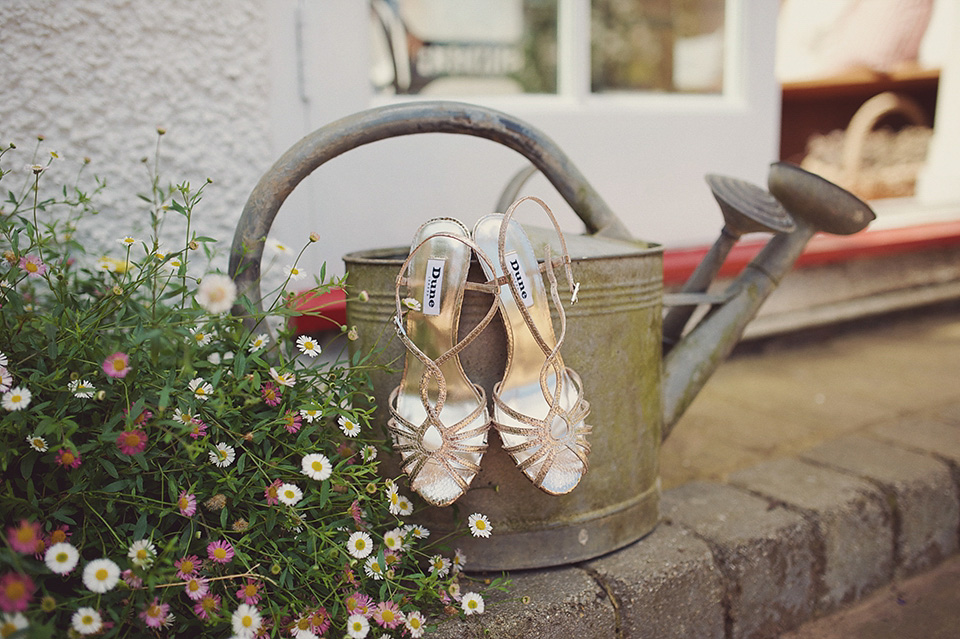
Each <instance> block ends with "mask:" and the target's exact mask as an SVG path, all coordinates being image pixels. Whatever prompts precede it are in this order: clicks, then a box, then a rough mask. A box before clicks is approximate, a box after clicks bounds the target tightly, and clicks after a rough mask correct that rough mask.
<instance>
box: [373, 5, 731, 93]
mask: <svg viewBox="0 0 960 639" xmlns="http://www.w3.org/2000/svg"><path fill="white" fill-rule="evenodd" d="M577 5H578V3H576V2H571V1H570V0H457V1H456V2H451V1H450V0H370V9H371V11H370V16H371V21H372V24H371V43H370V47H371V52H372V57H371V65H372V66H371V82H372V84H373V86H374V90H375V92H376V93H377V94H378V95H381V96H382V95H418V94H419V95H425V94H429V95H453V96H457V95H478V94H486V95H497V94H518V93H546V94H556V93H558V92H560V88H561V86H562V85H563V86H564V89H565V90H567V91H570V90H571V89H573V87H575V86H577V85H578V84H581V81H582V84H583V85H584V86H586V85H589V87H590V91H591V92H593V93H611V92H636V91H641V92H645V91H646V92H668V93H673V92H693V93H720V92H721V91H722V88H723V61H724V56H723V45H724V39H725V33H724V17H725V2H724V0H592V1H591V2H590V3H589V9H588V11H589V16H588V19H587V20H571V17H572V15H573V14H574V13H575V12H576V11H577V9H578V6H577ZM583 6H584V5H582V4H581V6H580V8H583ZM562 20H566V21H567V22H569V23H570V27H571V28H566V29H561V28H560V22H561V21H562ZM561 51H566V54H565V55H558V54H559V53H560V52H561ZM587 57H589V63H585V59H586V58H587ZM559 60H563V61H564V62H565V64H564V65H563V66H565V67H570V68H561V67H560V65H559V63H558V61H559ZM579 69H584V70H586V71H587V73H588V74H589V78H588V79H587V78H577V77H576V75H577V71H578V70H579ZM561 77H563V78H567V79H570V80H571V81H570V82H566V83H561V82H560V81H559V79H560V78H561Z"/></svg>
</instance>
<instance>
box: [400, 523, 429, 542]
mask: <svg viewBox="0 0 960 639" xmlns="http://www.w3.org/2000/svg"><path fill="white" fill-rule="evenodd" d="M403 530H404V532H405V533H406V534H408V535H412V536H413V538H414V539H426V538H427V537H429V536H430V529H429V528H426V527H425V526H421V525H420V524H407V525H406V526H404V527H403Z"/></svg>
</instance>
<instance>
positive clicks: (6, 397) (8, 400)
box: [0, 386, 33, 411]
mask: <svg viewBox="0 0 960 639" xmlns="http://www.w3.org/2000/svg"><path fill="white" fill-rule="evenodd" d="M32 398H33V394H32V393H31V392H30V391H29V390H28V389H26V388H24V387H23V386H17V387H15V388H13V389H11V390H9V391H7V392H6V393H4V394H3V401H2V402H0V404H2V405H3V407H4V408H5V409H7V410H9V411H15V410H23V409H24V408H26V407H27V406H29V405H30V400H31V399H32Z"/></svg>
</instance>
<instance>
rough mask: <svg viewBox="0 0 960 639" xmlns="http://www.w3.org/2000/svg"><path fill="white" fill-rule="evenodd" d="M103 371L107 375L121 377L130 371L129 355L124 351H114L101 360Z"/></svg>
mask: <svg viewBox="0 0 960 639" xmlns="http://www.w3.org/2000/svg"><path fill="white" fill-rule="evenodd" d="M103 372H104V373H106V374H107V376H108V377H113V378H118V379H123V378H124V377H126V376H127V373H129V372H130V357H128V356H127V354H126V353H121V352H119V351H118V352H116V353H114V354H113V355H108V356H107V359H105V360H103Z"/></svg>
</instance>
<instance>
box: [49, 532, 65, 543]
mask: <svg viewBox="0 0 960 639" xmlns="http://www.w3.org/2000/svg"><path fill="white" fill-rule="evenodd" d="M66 540H67V533H65V532H63V531H62V530H59V529H58V530H54V531H53V532H52V533H50V543H51V544H59V543H61V542H64V541H66Z"/></svg>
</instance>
